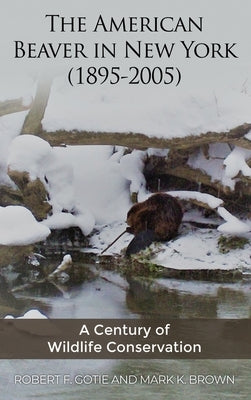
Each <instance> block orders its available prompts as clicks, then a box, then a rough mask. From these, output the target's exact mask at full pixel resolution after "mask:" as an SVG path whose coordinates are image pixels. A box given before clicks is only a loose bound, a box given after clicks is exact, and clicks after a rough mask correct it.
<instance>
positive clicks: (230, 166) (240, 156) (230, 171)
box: [224, 147, 251, 178]
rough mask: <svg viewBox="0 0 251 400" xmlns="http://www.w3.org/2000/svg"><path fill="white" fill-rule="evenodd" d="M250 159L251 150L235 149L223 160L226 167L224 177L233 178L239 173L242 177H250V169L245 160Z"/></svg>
mask: <svg viewBox="0 0 251 400" xmlns="http://www.w3.org/2000/svg"><path fill="white" fill-rule="evenodd" d="M250 159H251V150H246V149H241V148H240V147H235V148H234V150H233V151H232V152H231V153H230V154H229V156H228V157H227V158H226V159H225V160H224V165H225V166H226V169H225V171H226V175H227V176H229V177H230V178H234V177H235V176H236V175H237V174H238V173H239V172H242V174H243V175H244V176H249V177H251V168H250V167H249V166H248V165H247V163H246V160H250Z"/></svg>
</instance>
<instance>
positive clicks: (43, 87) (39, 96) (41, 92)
mask: <svg viewBox="0 0 251 400" xmlns="http://www.w3.org/2000/svg"><path fill="white" fill-rule="evenodd" d="M51 83H52V78H47V79H43V80H41V81H40V82H39V83H38V87H37V91H36V95H35V98H34V101H33V103H32V106H31V109H30V111H29V113H28V115H27V116H26V118H25V121H24V124H23V127H22V130H21V133H22V134H33V135H37V134H39V133H40V132H41V131H42V122H41V121H42V119H43V117H44V113H45V110H46V107H47V103H48V100H49V96H50V90H51Z"/></svg>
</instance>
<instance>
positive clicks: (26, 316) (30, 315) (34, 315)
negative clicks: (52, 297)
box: [4, 309, 47, 319]
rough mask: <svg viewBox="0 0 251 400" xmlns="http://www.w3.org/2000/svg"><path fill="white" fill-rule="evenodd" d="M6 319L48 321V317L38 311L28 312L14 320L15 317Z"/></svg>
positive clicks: (7, 316)
mask: <svg viewBox="0 0 251 400" xmlns="http://www.w3.org/2000/svg"><path fill="white" fill-rule="evenodd" d="M4 319H47V317H46V316H45V315H44V314H42V313H41V312H40V311H38V310H36V309H31V310H29V311H27V312H26V313H25V314H24V315H22V316H21V317H17V318H14V317H13V315H6V316H5V317H4Z"/></svg>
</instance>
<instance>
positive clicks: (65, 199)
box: [0, 0, 251, 267]
mask: <svg viewBox="0 0 251 400" xmlns="http://www.w3.org/2000/svg"><path fill="white" fill-rule="evenodd" d="M47 3H48V2H47V1H46V0H45V2H44V5H43V6H42V5H41V7H43V8H44V10H46V8H47ZM61 3H62V2H61ZM61 3H60V10H61V13H62V15H64V14H65V15H68V13H69V12H70V11H71V7H72V6H71V5H67V4H65V2H64V4H61ZM48 4H49V3H48ZM58 4H59V3H58ZM111 5H112V9H113V12H114V16H119V15H120V16H121V14H124V15H135V16H137V15H138V16H141V15H142V8H141V5H140V4H137V3H135V2H134V1H132V0H128V1H127V2H124V3H123V4H122V3H120V4H118V2H115V1H112V0H109V6H111ZM17 7H18V8H17V9H16V11H15V12H16V14H15V18H14V17H13V20H11V21H9V19H8V18H6V20H5V18H4V16H5V13H6V15H10V14H11V15H12V14H13V13H12V10H11V4H10V5H7V6H6V7H5V9H4V14H3V15H2V20H3V26H5V25H4V24H6V31H8V32H9V35H8V41H10V42H11V41H12V40H17V37H18V36H17V33H19V32H23V35H24V37H23V40H26V39H27V38H29V40H30V37H31V36H30V35H31V33H30V32H31V31H32V32H33V35H34V38H33V40H34V42H35V41H39V40H40V39H41V41H44V42H47V41H48V42H50V41H51V40H53V38H54V39H55V40H59V41H62V35H60V34H58V33H56V32H55V34H54V33H53V38H52V35H51V33H50V32H49V31H48V29H46V26H45V27H44V30H43V29H42V28H41V29H36V27H37V26H38V25H39V24H40V25H39V26H41V15H38V14H39V13H37V12H35V7H28V6H27V5H25V4H22V6H17ZM96 7H97V3H96V2H93V3H92V5H91V6H90V7H88V10H86V15H87V20H88V21H89V22H90V24H91V23H92V22H93V21H94V20H95V19H96V17H97V8H96ZM158 7H159V8H158V10H159V11H158V12H159V15H166V2H164V1H160V2H159V4H158ZM169 7H170V8H169V12H170V15H174V16H175V15H176V16H177V15H180V10H181V9H182V10H183V12H184V15H185V14H186V12H188V11H189V13H188V15H191V13H190V10H195V9H196V14H197V12H198V15H203V16H204V21H205V26H204V29H203V32H202V33H200V32H193V34H192V35H190V33H184V32H182V33H180V32H173V33H170V35H169V34H168V36H165V35H164V36H163V33H154V35H153V34H152V33H151V32H147V33H144V34H141V33H140V34H134V33H130V38H128V35H127V34H126V35H124V34H123V33H120V32H116V41H117V43H118V44H119V43H120V44H121V43H124V41H125V40H127V39H128V40H130V42H132V43H133V42H135V41H137V40H142V41H144V42H147V41H148V42H159V43H163V41H165V42H169V41H170V40H171V41H174V42H175V43H179V41H180V40H184V39H186V40H187V41H188V40H190V39H191V38H193V40H195V41H198V42H209V43H211V42H218V41H223V42H224V43H225V42H230V43H231V42H236V43H237V46H236V47H237V48H238V59H232V58H231V59H221V58H215V59H213V58H208V59H205V60H204V59H198V58H195V57H194V56H193V57H191V58H190V59H185V58H184V56H183V57H182V56H181V54H180V52H179V51H177V52H176V53H175V59H174V60H173V59H172V58H171V59H170V60H166V59H165V58H160V59H156V57H153V59H151V58H149V59H146V58H144V57H142V59H141V60H139V59H137V58H136V57H132V58H131V59H128V60H126V59H125V58H123V57H122V58H121V53H119V55H120V57H119V58H118V59H116V60H114V59H113V58H111V59H109V57H107V58H106V59H102V60H97V59H95V60H94V61H95V65H97V66H99V65H102V64H103V65H106V66H107V67H108V68H110V67H111V66H112V65H113V64H114V62H115V61H116V63H118V65H120V67H121V68H122V70H123V71H127V69H128V67H130V65H138V66H139V68H141V67H143V66H148V67H149V68H153V67H155V66H156V65H157V64H158V65H159V66H160V67H161V68H164V67H166V66H167V65H170V66H171V65H177V66H178V67H179V68H180V69H181V71H182V81H181V84H180V86H178V87H174V86H169V85H153V84H149V85H140V84H139V85H129V84H128V83H127V82H126V80H123V81H121V82H120V83H119V84H118V85H107V84H104V85H99V84H97V85H88V84H85V85H77V86H75V87H71V86H70V85H69V83H68V82H67V79H66V74H65V72H66V70H67V65H68V64H67V65H66V64H64V66H58V64H57V63H56V60H49V61H48V63H47V62H44V63H43V61H41V60H32V59H31V60H28V61H29V62H25V60H14V61H15V62H13V55H11V57H10V54H9V51H8V49H9V42H8V43H7V42H6V38H5V37H3V36H2V37H1V38H0V41H1V44H3V46H2V49H3V51H2V53H3V54H2V56H3V57H2V64H3V65H2V68H3V71H4V74H2V76H1V77H0V82H1V94H0V99H1V100H6V99H13V98H19V97H22V98H23V104H29V103H30V101H31V98H32V97H33V98H34V93H35V88H36V85H37V82H38V80H39V74H40V73H41V72H44V73H45V74H46V73H47V72H48V70H50V71H51V70H52V69H53V65H54V71H53V73H55V78H54V80H53V84H52V88H51V94H50V98H49V102H48V106H47V108H46V111H45V115H44V118H43V121H42V126H43V129H45V130H47V131H56V130H58V129H64V130H72V129H78V130H81V131H94V132H118V133H119V132H130V133H132V134H133V133H142V134H145V135H148V136H150V137H153V136H155V137H158V138H173V137H179V138H183V137H186V136H187V135H200V134H201V133H206V132H209V131H213V132H227V131H228V130H230V129H232V128H235V127H236V126H238V125H241V124H243V123H249V122H251V116H250V109H251V84H250V82H251V80H250V77H251V75H250V74H251V71H250V61H251V55H250V52H248V51H247V48H249V36H250V35H249V28H248V27H249V15H250V13H249V12H248V10H250V2H248V1H246V0H245V7H244V6H243V7H242V8H238V10H236V7H235V5H234V4H230V3H229V2H228V1H226V0H222V1H221V2H220V4H219V2H218V3H217V6H216V7H214V6H212V5H211V4H210V5H209V4H206V3H205V2H200V1H196V0H192V3H191V4H190V3H189V6H187V2H185V1H182V2H181V3H179V4H178V3H177V2H171V3H170V5H169ZM155 8H156V7H155V4H154V3H152V2H148V3H147V4H145V9H144V10H145V11H144V12H145V15H155V14H156V13H155V11H156V10H155ZM110 9H111V8H110ZM226 9H228V10H229V12H228V18H227V19H226V18H225V13H226ZM132 10H133V13H132ZM243 10H244V11H243ZM101 11H102V13H103V14H104V16H106V17H108V16H109V13H110V12H109V7H107V6H106V7H104V9H102V10H99V12H98V13H100V12H101ZM250 11H251V10H250ZM46 12H47V11H46ZM8 13H9V14H8ZM78 13H79V11H78V10H77V9H76V15H77V14H78ZM237 14H238V15H237ZM17 15H18V18H17ZM27 15H29V18H28V20H29V24H26V23H24V21H25V22H26V21H27ZM42 15H43V14H42ZM237 19H238V20H241V21H242V23H241V24H237V23H236V20H237ZM222 21H224V24H225V29H222ZM9 23H13V25H12V28H13V29H10V27H9V25H8V24H9ZM31 28H33V29H32V30H31ZM66 35H68V34H66ZM105 35H106V36H105ZM105 35H104V34H103V33H102V34H101V33H100V34H97V35H95V41H98V40H99V39H100V41H101V39H102V41H104V36H105V37H106V38H107V40H108V41H109V40H111V41H113V40H115V37H114V35H113V34H109V33H105ZM83 36H84V39H83ZM71 37H72V38H74V40H76V41H83V40H84V41H85V42H86V46H87V47H88V45H89V44H90V43H91V41H92V40H93V39H94V36H93V35H92V33H90V32H86V35H81V37H80V36H79V35H78V34H77V32H75V33H74V35H72V36H71ZM25 38H26V39H25ZM67 40H68V39H67ZM51 61H53V63H52V62H51ZM66 61H67V60H66ZM68 61H70V63H71V64H72V66H73V65H75V64H74V60H68ZM86 61H88V62H89V63H90V65H91V63H92V62H93V60H92V59H91V57H90V58H89V59H88V60H86ZM167 61H168V63H167ZM60 62H62V60H60ZM78 63H79V60H77V64H78ZM75 66H76V65H75ZM77 67H79V65H77ZM122 70H121V71H122ZM123 71H122V72H123ZM123 73H124V74H126V73H125V72H123ZM26 115H27V111H25V112H20V113H16V114H11V115H7V116H4V117H1V118H0V143H1V146H0V183H1V184H8V185H12V186H14V183H13V182H12V181H11V180H10V178H9V177H8V175H7V168H10V169H13V170H19V171H27V172H28V173H29V174H30V178H31V179H32V180H33V179H36V178H39V179H41V181H42V182H43V183H44V185H45V188H46V190H47V192H48V201H49V202H50V204H51V206H52V215H50V216H48V217H47V218H46V219H45V220H44V221H43V222H42V223H38V222H37V221H36V220H35V219H34V218H33V216H32V214H31V213H30V212H29V211H28V210H27V209H25V208H23V207H14V208H9V207H6V208H1V209H0V242H1V243H2V244H7V243H8V244H27V243H30V242H31V241H38V240H43V239H44V238H46V237H47V235H48V234H49V232H50V229H62V228H67V227H70V226H78V227H80V229H81V230H82V232H83V233H84V234H85V235H92V236H91V237H90V244H91V245H92V246H93V247H95V248H96V251H97V252H99V251H101V250H102V249H104V248H105V247H106V246H107V245H108V244H109V243H110V242H111V241H112V240H113V239H114V238H115V237H116V236H117V235H118V234H119V233H121V232H122V231H123V230H124V229H125V226H126V224H125V220H126V214H127V211H128V209H129V208H130V207H131V200H130V195H131V193H133V192H138V199H139V201H142V200H144V199H146V198H147V197H149V196H150V193H148V191H147V188H146V183H145V178H144V175H143V162H144V159H145V157H147V156H148V155H158V156H162V157H168V152H169V150H168V149H162V150H159V149H158V150H157V149H148V150H145V151H139V150H134V151H132V152H131V153H130V154H124V150H125V149H124V148H122V147H113V146H75V147H74V146H66V147H56V148H52V147H51V146H50V145H49V144H48V143H47V142H45V141H44V140H42V139H40V138H38V137H36V136H35V135H22V136H18V135H19V133H20V131H21V128H22V125H23V122H24V118H25V116H26ZM246 139H247V140H251V132H249V133H248V134H247V135H246ZM250 158H251V151H250V150H245V149H240V148H238V147H234V148H230V146H229V145H227V144H221V143H215V144H210V145H209V148H208V154H205V152H203V151H202V150H201V149H199V150H198V151H195V152H194V154H192V155H190V157H189V160H188V165H189V166H190V167H191V168H193V169H197V168H200V169H201V170H202V171H204V172H205V173H206V174H208V175H209V176H210V177H211V179H212V181H219V182H220V183H222V185H223V186H227V187H229V188H230V189H231V190H233V189H234V188H235V184H236V182H237V181H238V178H236V176H237V175H238V174H239V173H242V174H243V175H244V176H246V177H250V176H251V172H250V171H251V168H250V167H249V166H248V163H247V161H248V160H249V159H250ZM198 184H199V182H198ZM169 194H171V195H173V196H177V197H179V198H180V199H184V200H188V201H189V199H193V200H196V201H199V202H203V203H206V204H207V205H208V206H209V207H210V208H212V209H214V210H216V211H217V212H218V214H219V215H220V217H221V218H223V219H224V220H225V222H224V223H222V224H221V225H220V226H219V227H218V230H219V231H220V232H222V233H224V234H225V233H226V234H241V235H243V234H247V235H248V234H249V232H250V229H251V223H250V222H249V221H241V220H240V219H238V218H237V217H235V216H233V215H231V214H230V213H229V212H228V211H227V210H226V209H224V208H223V207H222V206H223V201H222V200H221V199H220V198H216V197H214V196H211V195H209V194H206V193H199V192H187V191H179V192H176V191H172V192H169ZM185 217H186V216H185ZM215 223H216V224H219V219H218V216H217V219H215ZM208 235H209V233H208V232H207V233H206V231H205V233H204V235H202V236H201V237H200V235H199V234H198V235H189V234H185V235H184V237H182V238H179V239H177V241H175V242H171V243H170V244H168V246H167V248H168V250H167V252H163V254H162V253H161V254H162V256H159V257H162V262H163V264H164V260H165V264H166V265H167V264H168V263H169V257H170V255H172V264H173V265H177V266H178V265H182V257H179V256H178V255H177V254H176V253H175V251H174V253H172V251H171V250H170V249H172V246H174V245H176V244H177V245H178V246H180V247H181V248H182V254H184V260H190V261H184V263H185V265H186V267H188V265H190V266H191V264H193V260H194V259H195V250H194V249H196V251H197V248H200V250H198V252H199V256H200V258H201V259H203V260H204V261H203V262H201V263H202V264H203V263H204V264H208V265H212V264H213V261H212V260H216V261H215V265H216V264H218V265H220V266H221V262H223V261H221V260H223V257H228V256H226V255H224V256H219V257H220V258H218V255H217V254H216V252H215V251H213V249H214V247H217V246H216V243H215V239H214V238H213V236H212V237H209V236H208ZM214 235H215V237H217V235H220V233H219V232H214ZM131 237H132V236H131V235H129V234H125V235H124V236H123V237H122V238H121V239H120V240H119V241H118V242H117V243H116V244H114V246H113V247H112V248H111V249H109V251H108V254H109V252H111V253H116V252H117V253H119V252H120V251H121V249H122V248H123V247H125V246H126V244H128V242H129V241H130V239H131ZM173 243H176V244H173ZM163 246H164V245H163ZM207 246H208V247H209V248H210V250H209V252H210V254H211V255H212V256H210V255H208V254H207V253H206V248H207ZM170 251H171V253H170ZM190 252H191V253H190ZM237 253H238V251H237V252H236V254H237ZM243 253H244V254H246V252H245V251H244V252H243ZM238 254H240V253H238ZM221 257H222V258H221ZM245 257H246V256H245ZM237 258H238V257H236V258H234V257H233V261H231V260H230V257H228V262H229V265H236V263H237V264H238V262H237ZM175 260H176V261H175ZM205 260H206V261H205ZM210 260H211V261H210ZM217 260H218V261H217ZM189 263H190V264H189Z"/></svg>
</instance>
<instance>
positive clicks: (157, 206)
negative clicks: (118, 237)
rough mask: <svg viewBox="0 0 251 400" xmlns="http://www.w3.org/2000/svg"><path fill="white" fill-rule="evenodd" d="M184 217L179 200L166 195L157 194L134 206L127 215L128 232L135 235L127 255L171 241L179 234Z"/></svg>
mask: <svg viewBox="0 0 251 400" xmlns="http://www.w3.org/2000/svg"><path fill="white" fill-rule="evenodd" d="M182 217H183V211H182V208H181V205H180V203H179V201H178V200H177V199H175V198H174V197H172V196H170V195H169V194H166V193H155V194H154V195H152V196H151V197H149V198H148V199H147V200H145V201H142V202H141V203H137V204H134V205H133V206H132V207H131V208H130V210H129V211H128V213H127V224H128V225H129V226H128V228H127V232H129V233H132V234H134V235H135V238H134V239H133V240H132V241H131V242H130V243H129V246H128V248H127V251H126V255H131V254H134V253H137V252H138V251H140V250H142V249H144V248H146V247H148V246H149V245H150V244H151V243H152V242H154V241H163V240H170V239H172V238H173V237H175V236H176V235H177V233H178V229H179V226H180V223H181V220H182Z"/></svg>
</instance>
